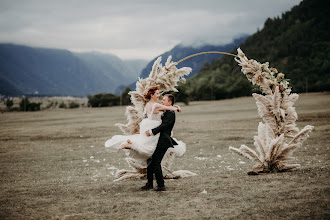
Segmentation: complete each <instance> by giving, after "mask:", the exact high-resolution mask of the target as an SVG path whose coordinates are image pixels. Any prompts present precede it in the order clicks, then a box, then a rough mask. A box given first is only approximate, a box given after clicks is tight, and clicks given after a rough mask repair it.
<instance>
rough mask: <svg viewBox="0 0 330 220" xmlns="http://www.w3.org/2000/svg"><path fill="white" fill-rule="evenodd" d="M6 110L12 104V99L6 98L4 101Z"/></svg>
mask: <svg viewBox="0 0 330 220" xmlns="http://www.w3.org/2000/svg"><path fill="white" fill-rule="evenodd" d="M5 104H6V106H7V108H8V110H10V108H11V107H12V106H13V105H14V102H13V100H12V99H6V102H5Z"/></svg>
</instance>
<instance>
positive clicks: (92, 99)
mask: <svg viewBox="0 0 330 220" xmlns="http://www.w3.org/2000/svg"><path fill="white" fill-rule="evenodd" d="M88 104H89V105H90V106H92V107H106V106H116V105H119V104H120V97H119V96H116V95H114V94H112V93H99V94H95V95H93V96H88Z"/></svg>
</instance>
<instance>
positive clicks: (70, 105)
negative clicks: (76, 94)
mask: <svg viewBox="0 0 330 220" xmlns="http://www.w3.org/2000/svg"><path fill="white" fill-rule="evenodd" d="M69 108H79V104H78V103H76V102H70V103H69Z"/></svg>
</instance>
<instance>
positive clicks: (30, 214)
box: [0, 93, 330, 219]
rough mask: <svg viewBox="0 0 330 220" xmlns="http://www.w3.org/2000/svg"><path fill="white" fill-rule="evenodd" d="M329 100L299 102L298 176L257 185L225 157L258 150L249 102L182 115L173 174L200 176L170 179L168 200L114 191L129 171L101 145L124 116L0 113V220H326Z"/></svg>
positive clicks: (133, 189) (126, 185)
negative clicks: (180, 151)
mask: <svg viewBox="0 0 330 220" xmlns="http://www.w3.org/2000/svg"><path fill="white" fill-rule="evenodd" d="M329 100H330V94H329V93H316V94H301V95H300V98H299V100H298V101H297V102H296V104H295V106H296V109H297V113H298V116H299V119H298V121H297V125H298V127H299V128H303V127H304V126H305V125H307V124H310V125H313V126H315V130H314V131H313V132H312V134H311V136H310V138H309V139H308V140H307V141H306V142H305V143H304V144H303V146H302V147H301V148H299V149H298V150H297V151H296V152H295V154H294V156H296V157H297V163H300V164H301V165H302V168H301V169H299V170H294V171H291V172H285V173H276V174H268V175H259V176H248V175H247V174H246V172H247V171H248V170H249V169H251V168H252V166H253V164H252V163H251V162H250V161H248V160H245V159H244V158H240V157H239V156H237V155H236V154H233V153H231V152H230V151H229V149H228V147H229V146H233V147H239V146H240V145H241V144H246V145H248V146H250V147H252V148H253V149H254V147H253V136H254V135H256V133H257V126H258V123H259V121H260V119H259V118H258V115H257V109H256V105H255V101H254V99H253V98H252V97H247V98H237V99H230V100H222V101H210V102H193V103H191V104H190V105H189V106H183V112H182V113H180V114H177V123H176V126H175V130H174V134H175V137H176V138H178V139H181V140H183V141H184V142H186V143H187V153H186V154H185V156H183V157H181V158H177V159H176V160H175V163H174V165H173V170H179V169H187V170H190V171H193V172H196V173H198V174H199V175H198V176H196V177H190V178H186V179H177V180H166V181H165V184H166V186H167V188H168V191H166V192H153V191H150V192H142V191H140V190H139V188H140V187H141V186H142V185H144V184H145V182H146V181H145V180H137V181H132V180H130V181H123V182H113V180H114V176H113V174H114V173H115V171H116V168H120V169H124V168H128V166H127V164H126V163H125V162H124V160H123V158H124V155H123V153H122V152H121V153H118V154H116V153H115V154H113V153H109V152H107V151H106V149H105V148H104V142H105V140H107V139H108V138H110V137H111V136H112V135H115V134H119V129H118V128H116V127H115V126H114V124H115V123H117V122H123V123H125V122H126V119H125V115H124V107H112V108H101V109H82V108H80V109H72V110H69V109H67V110H61V109H57V110H48V111H41V112H25V113H22V112H12V113H4V114H1V115H0V134H1V136H0V145H1V147H0V156H1V160H0V166H1V168H0V175H1V180H0V187H1V192H0V219H302V218H315V219H329V218H330V210H329V198H330V197H329V195H330V193H329V192H330V187H329V179H330V178H329V177H330V173H329V168H330V166H329V165H330V164H329V152H330V151H329V147H330V145H329V142H330V141H329V140H330V132H329V131H330V124H329V122H330V110H329V109H330V101H329ZM204 189H205V190H206V192H207V193H201V192H202V191H203V190H204Z"/></svg>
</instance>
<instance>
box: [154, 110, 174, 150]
mask: <svg viewBox="0 0 330 220" xmlns="http://www.w3.org/2000/svg"><path fill="white" fill-rule="evenodd" d="M174 123H175V112H174V111H165V113H164V115H163V116H162V124H161V125H159V126H158V127H156V128H154V129H152V130H151V131H152V133H153V134H154V135H156V134H158V133H160V136H159V140H158V144H157V148H164V149H167V148H169V147H173V145H178V144H177V143H176V141H175V140H173V138H172V137H171V132H172V129H173V126H174Z"/></svg>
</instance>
